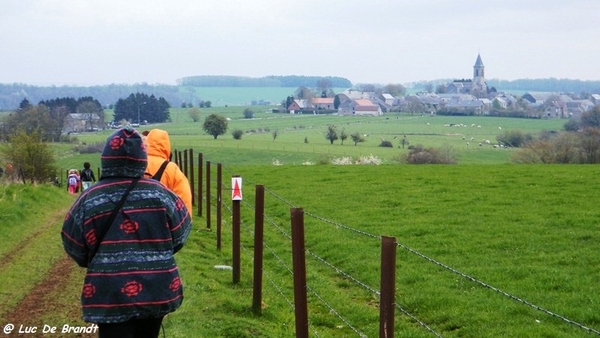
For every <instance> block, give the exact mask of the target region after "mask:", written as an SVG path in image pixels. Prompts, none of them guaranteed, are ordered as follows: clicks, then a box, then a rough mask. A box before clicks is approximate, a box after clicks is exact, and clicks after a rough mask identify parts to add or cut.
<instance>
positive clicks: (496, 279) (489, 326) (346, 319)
mask: <svg viewBox="0 0 600 338" xmlns="http://www.w3.org/2000/svg"><path fill="white" fill-rule="evenodd" d="M224 169H225V170H224V176H225V178H227V177H229V176H230V175H232V174H233V173H235V174H239V175H241V176H242V177H243V180H244V181H243V182H244V201H243V204H242V238H241V242H242V246H243V250H242V267H241V281H240V283H239V284H233V283H232V275H231V271H230V270H221V269H217V268H216V267H217V266H221V265H231V254H232V248H231V244H230V243H231V220H230V216H231V213H230V211H229V210H230V205H231V201H230V199H229V196H228V194H227V192H224V209H223V215H224V217H223V220H224V221H223V233H222V238H223V247H222V249H221V251H218V250H217V249H216V223H215V219H214V217H215V210H214V209H213V212H212V217H213V220H212V227H211V230H207V229H206V219H205V218H204V217H201V218H200V217H197V216H195V219H194V229H195V231H193V232H192V234H191V236H190V239H189V242H188V243H187V244H186V247H185V248H184V249H183V250H182V251H181V252H180V253H178V254H177V260H178V263H179V265H180V267H181V274H182V278H183V279H184V285H185V293H186V300H185V301H184V305H183V307H182V308H181V309H180V310H178V311H177V312H175V313H173V314H172V315H169V316H168V317H167V318H166V320H165V330H166V333H167V336H169V337H191V336H194V337H293V336H294V329H295V328H294V325H295V323H294V314H293V308H292V307H291V304H290V302H291V303H292V304H293V299H294V295H293V287H292V274H291V270H290V269H291V266H292V264H291V249H290V237H289V236H290V231H291V230H290V216H289V215H290V208H292V207H299V208H303V210H304V212H305V217H304V218H305V237H306V248H307V276H308V286H309V291H308V296H309V307H308V310H309V325H310V333H311V335H315V336H317V335H318V336H320V337H352V336H360V335H364V336H376V335H377V332H378V315H379V312H378V307H377V303H378V296H377V295H376V294H375V293H374V292H373V290H378V288H379V277H380V272H379V264H380V240H379V236H381V235H385V236H393V237H395V238H396V240H397V242H398V246H397V278H396V302H397V304H398V306H400V307H401V309H402V310H403V311H400V308H398V309H396V316H395V318H396V330H395V332H396V335H397V336H400V337H431V336H433V334H432V332H431V331H429V330H428V329H426V328H425V327H424V326H426V327H428V328H429V329H430V330H432V331H433V332H435V333H437V334H438V335H439V336H443V337H542V336H546V337H587V336H589V333H588V332H587V331H586V330H585V329H582V327H580V325H581V326H584V327H588V328H592V329H594V328H595V329H598V328H600V317H599V316H598V315H597V311H596V306H595V305H594V304H597V303H598V302H599V301H600V299H599V297H600V296H599V295H600V293H598V292H597V284H598V283H597V277H598V276H599V274H600V271H598V268H597V267H599V266H600V264H599V263H600V262H598V258H597V256H598V255H596V254H595V253H596V252H598V250H599V249H600V247H598V241H597V240H595V239H596V234H597V233H598V230H600V229H598V224H597V223H598V222H597V218H598V217H597V213H596V212H595V211H594V210H595V209H596V206H597V205H598V203H599V202H600V200H598V197H596V195H597V194H594V193H593V190H591V189H592V188H591V187H593V186H595V185H597V184H598V183H600V182H598V177H600V175H599V173H600V172H599V169H598V168H597V167H596V166H541V165H540V166H537V165H536V166H521V165H494V166H491V165H460V166H390V165H388V166H285V165H284V166H273V165H245V164H227V165H225V166H224ZM224 182H225V183H224V184H225V185H226V186H227V185H228V184H229V182H228V181H227V179H224ZM255 184H264V185H265V187H266V189H267V192H266V200H265V202H266V203H265V204H266V210H265V240H264V244H265V254H264V256H265V265H264V271H263V275H264V288H263V309H262V314H261V315H256V314H254V313H252V311H251V301H252V265H253V264H252V261H253V260H252V247H253V236H252V234H253V216H254V210H253V207H254V204H255V202H254V196H253V191H254V185H255ZM37 189H38V188H27V189H26V190H23V189H22V188H15V187H9V188H5V191H6V192H5V194H4V196H5V197H4V200H7V199H13V200H15V201H20V200H35V197H34V196H37V195H39V196H41V197H44V198H49V200H51V201H53V202H51V204H50V206H51V207H50V209H51V210H54V211H56V210H61V209H62V208H63V207H64V205H65V203H67V204H68V203H69V202H70V201H69V198H66V197H68V195H66V194H65V193H64V192H62V191H61V192H56V193H52V194H51V195H50V196H49V195H48V192H51V191H52V190H50V188H39V189H43V190H42V191H41V192H40V193H38V191H37ZM225 189H226V187H225ZM10 196H12V197H10ZM21 196H25V197H24V198H23V197H21ZM51 196H53V197H51ZM214 196H215V195H214V192H213V199H214ZM9 197H10V198H9ZM28 203H29V202H28ZM212 205H213V206H214V203H213V204H212ZM19 206H27V204H23V203H21V204H19ZM16 209H17V208H16V205H15V206H13V204H3V205H2V209H1V210H2V215H3V217H5V216H4V215H12V214H15V213H16V212H17V210H16ZM54 211H49V212H48V213H47V214H49V215H50V214H52V213H53V212H54ZM62 211H64V210H62ZM6 217H8V216H6ZM31 217H34V216H32V213H24V214H23V215H22V217H21V218H20V219H21V220H22V221H21V222H20V223H17V222H6V223H5V222H2V227H3V229H5V232H6V233H8V232H10V231H11V230H12V231H14V230H19V229H22V228H25V229H29V230H28V231H31V229H32V227H33V228H35V224H36V223H38V222H36V221H35V218H31ZM50 223H52V224H56V223H59V222H56V223H54V222H50ZM16 227H18V228H16ZM47 229H48V231H50V233H49V234H50V237H53V238H54V240H47V242H46V243H54V244H51V245H50V247H40V246H36V245H26V246H24V245H20V244H18V243H19V238H17V239H14V238H13V239H11V240H10V241H11V242H8V241H9V239H7V238H6V236H2V237H0V247H2V248H4V247H6V246H7V243H10V244H9V247H10V248H12V249H11V250H12V251H14V250H15V248H17V247H24V249H23V251H21V252H20V253H19V257H20V256H23V257H31V256H37V257H39V259H37V260H36V261H37V264H38V265H41V266H46V268H45V269H44V268H41V270H38V271H37V272H36V273H35V275H36V276H42V277H43V275H44V273H43V271H49V270H50V267H49V266H50V265H51V264H52V263H53V262H54V261H56V259H57V257H58V256H57V255H60V250H59V247H57V245H58V242H57V241H58V236H57V234H58V232H57V231H58V228H56V226H52V227H49V228H47ZM19 231H22V230H19ZM44 233H46V231H43V232H41V233H40V235H39V236H36V237H35V238H40V240H41V239H42V238H44V237H45V236H46V235H43V234H44ZM52 233H54V235H52ZM25 237H27V236H25ZM12 242H16V243H12ZM49 248H55V249H56V250H55V249H51V250H49ZM7 255H10V254H9V251H4V252H3V253H2V254H1V256H0V260H2V261H3V260H5V258H4V257H6V256H7ZM11 261H14V263H12V264H11V265H7V264H5V265H0V269H2V273H1V274H0V276H2V277H0V283H2V285H4V287H3V292H2V295H3V297H5V298H3V299H2V304H5V305H8V309H10V308H12V307H13V306H15V305H14V304H15V301H16V300H18V298H19V296H18V295H19V294H23V293H26V292H27V290H31V289H32V288H33V284H35V283H36V281H38V280H39V279H38V278H39V277H38V278H31V277H27V276H28V274H30V273H31V271H30V270H31V269H30V266H31V265H30V264H31V263H32V262H31V260H27V259H24V260H19V261H16V260H15V259H11ZM75 271H79V270H77V269H76V270H75ZM7 276H8V277H7ZM10 276H14V277H10ZM69 276H70V277H69V278H70V279H69V280H70V282H69V283H68V285H65V288H64V291H63V292H62V294H61V293H59V294H57V295H55V296H54V297H55V300H54V302H55V303H56V304H63V303H65V302H64V300H62V301H61V299H65V298H68V299H70V300H71V302H73V303H77V302H78V300H77V297H78V288H79V286H80V285H81V278H82V277H81V274H75V273H71V274H69ZM7 278H16V280H19V281H20V282H19V283H15V282H14V281H12V282H11V280H12V279H11V280H9V279H7ZM11 294H15V295H16V296H15V295H13V296H10V297H11V298H6V297H7V296H8V295H11ZM9 299H12V300H9ZM71 305H73V304H71ZM44 306H47V304H44ZM62 306H66V305H65V304H63V305H62ZM540 309H541V310H540ZM55 310H56V309H55ZM7 311H9V310H7ZM58 311H64V316H63V317H62V318H70V317H67V316H68V314H69V313H70V312H68V311H66V310H64V309H63V310H61V307H60V306H59V309H58ZM69 311H71V310H69ZM58 313H60V312H58ZM411 316H412V317H411ZM52 318H54V319H51V322H50V324H52V323H54V322H58V321H60V320H61V319H60V318H61V317H60V316H58V317H57V316H56V315H55V316H54V317H52ZM562 318H566V319H568V320H569V321H570V322H567V321H565V320H563V319H562ZM69 320H73V319H69ZM30 324H31V325H33V324H34V323H30ZM58 324H60V323H57V325H58Z"/></svg>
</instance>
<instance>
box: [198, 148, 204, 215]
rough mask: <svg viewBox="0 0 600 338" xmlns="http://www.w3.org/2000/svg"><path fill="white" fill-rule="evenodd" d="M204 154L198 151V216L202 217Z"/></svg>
mask: <svg viewBox="0 0 600 338" xmlns="http://www.w3.org/2000/svg"><path fill="white" fill-rule="evenodd" d="M203 161H204V155H202V153H198V217H202V164H203V163H204V162H203Z"/></svg>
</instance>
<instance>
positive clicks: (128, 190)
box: [88, 177, 140, 262]
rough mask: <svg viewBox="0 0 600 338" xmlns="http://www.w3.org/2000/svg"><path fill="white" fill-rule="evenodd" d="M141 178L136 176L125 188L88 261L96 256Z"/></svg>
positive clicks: (98, 236)
mask: <svg viewBox="0 0 600 338" xmlns="http://www.w3.org/2000/svg"><path fill="white" fill-rule="evenodd" d="M139 180H140V178H139V177H136V178H134V179H133V181H131V184H129V187H127V190H125V193H124V194H123V197H121V199H120V200H119V202H118V203H117V205H116V206H115V208H114V209H113V212H112V213H111V214H110V216H109V217H108V219H107V220H106V223H105V224H104V227H103V228H102V229H100V231H99V232H98V233H97V234H96V243H98V245H96V249H95V250H92V251H91V252H90V253H89V255H88V262H91V261H92V258H94V256H95V255H96V250H98V248H99V247H100V242H102V239H104V236H106V233H107V232H108V229H110V227H111V226H112V224H113V222H114V221H115V218H116V217H117V214H118V213H119V211H120V210H121V208H122V207H123V204H125V200H126V199H127V196H128V195H129V193H130V192H131V190H133V188H134V187H135V185H136V184H137V182H138V181H139Z"/></svg>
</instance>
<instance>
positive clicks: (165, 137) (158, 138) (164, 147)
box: [145, 129, 192, 215]
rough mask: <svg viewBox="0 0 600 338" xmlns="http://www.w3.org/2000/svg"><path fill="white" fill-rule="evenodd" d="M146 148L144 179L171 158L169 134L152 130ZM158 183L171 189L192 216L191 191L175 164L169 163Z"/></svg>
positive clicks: (159, 130) (186, 180)
mask: <svg viewBox="0 0 600 338" xmlns="http://www.w3.org/2000/svg"><path fill="white" fill-rule="evenodd" d="M146 147H147V149H148V167H147V168H146V174H145V176H146V177H152V176H154V174H156V172H157V171H158V169H159V168H160V166H161V165H162V164H163V162H164V161H169V158H170V157H171V140H170V139H169V134H168V133H167V132H166V131H164V130H161V129H152V130H150V132H149V133H148V135H147V136H146ZM160 183H162V184H164V185H165V186H166V187H167V188H169V189H171V190H172V191H173V192H174V193H175V194H177V196H179V197H180V198H181V199H182V200H183V202H184V203H185V206H186V208H187V209H188V212H189V213H190V215H191V214H192V189H191V187H190V183H189V181H188V179H187V177H185V174H184V173H183V172H182V171H181V170H180V169H179V167H178V166H177V164H176V163H175V162H171V163H169V164H168V165H167V167H166V168H165V171H164V172H163V174H162V177H161V179H160Z"/></svg>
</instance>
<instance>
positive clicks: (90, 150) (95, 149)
mask: <svg viewBox="0 0 600 338" xmlns="http://www.w3.org/2000/svg"><path fill="white" fill-rule="evenodd" d="M78 150H79V153H80V154H95V153H100V154H101V153H102V151H103V150H104V143H103V142H98V143H92V144H89V145H86V144H84V145H83V147H78Z"/></svg>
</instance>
